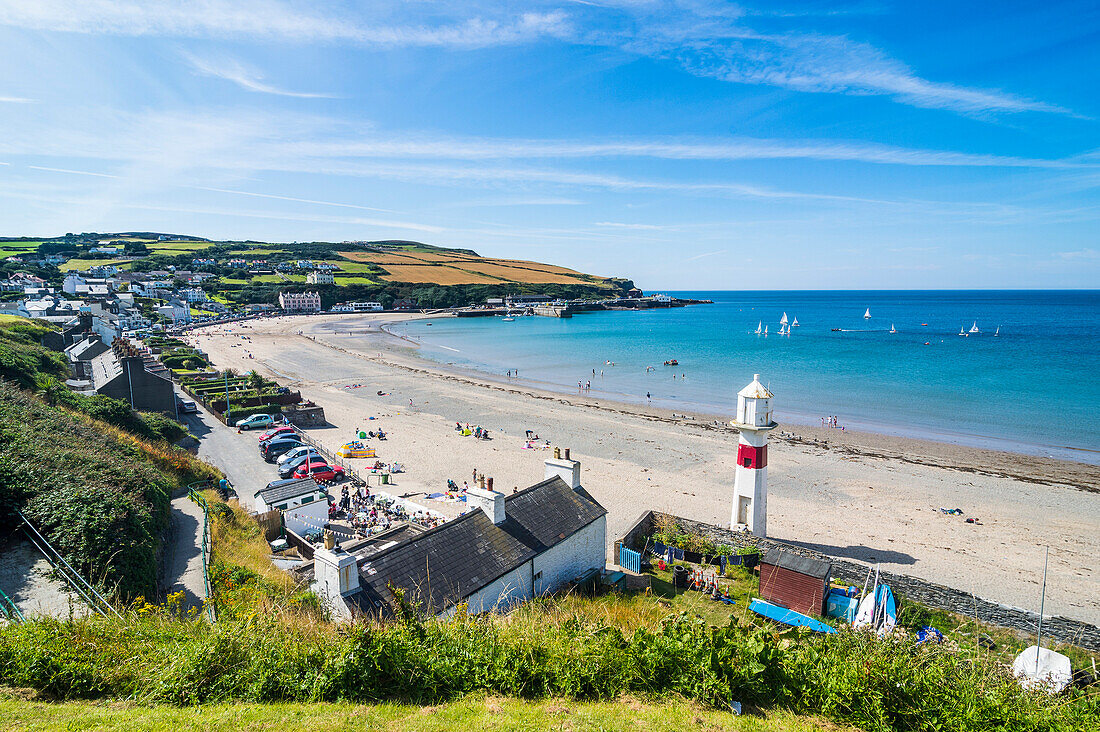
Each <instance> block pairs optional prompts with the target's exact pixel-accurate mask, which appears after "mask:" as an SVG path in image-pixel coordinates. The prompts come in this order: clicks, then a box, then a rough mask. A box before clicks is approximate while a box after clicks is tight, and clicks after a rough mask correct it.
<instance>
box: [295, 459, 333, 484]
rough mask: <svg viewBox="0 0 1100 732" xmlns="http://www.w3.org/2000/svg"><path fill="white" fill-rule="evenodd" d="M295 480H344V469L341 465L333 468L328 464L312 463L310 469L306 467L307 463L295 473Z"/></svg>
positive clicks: (300, 466)
mask: <svg viewBox="0 0 1100 732" xmlns="http://www.w3.org/2000/svg"><path fill="white" fill-rule="evenodd" d="M294 477H295V478H313V479H314V480H343V478H344V469H343V468H341V467H340V466H339V465H337V466H335V467H334V466H332V465H329V464H328V463H321V462H316V461H314V462H312V463H310V464H309V467H308V468H307V467H306V464H305V463H302V464H301V465H299V466H298V469H297V470H295V471H294Z"/></svg>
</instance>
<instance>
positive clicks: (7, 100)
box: [0, 97, 38, 104]
mask: <svg viewBox="0 0 1100 732" xmlns="http://www.w3.org/2000/svg"><path fill="white" fill-rule="evenodd" d="M37 101H38V100H37V99H28V98H26V97H0V104H34V103H35V102H37Z"/></svg>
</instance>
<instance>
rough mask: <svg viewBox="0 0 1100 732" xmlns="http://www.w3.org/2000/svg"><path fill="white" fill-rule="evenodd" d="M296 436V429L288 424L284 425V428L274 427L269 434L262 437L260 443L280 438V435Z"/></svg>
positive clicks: (266, 433)
mask: <svg viewBox="0 0 1100 732" xmlns="http://www.w3.org/2000/svg"><path fill="white" fill-rule="evenodd" d="M290 434H294V428H293V427H291V426H290V425H288V424H284V425H283V426H282V427H272V428H271V429H269V430H268V431H267V432H265V433H263V434H262V435H260V442H267V441H268V440H270V439H271V438H272V437H278V436H279V435H290Z"/></svg>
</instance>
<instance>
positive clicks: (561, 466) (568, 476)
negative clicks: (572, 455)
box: [546, 448, 581, 490]
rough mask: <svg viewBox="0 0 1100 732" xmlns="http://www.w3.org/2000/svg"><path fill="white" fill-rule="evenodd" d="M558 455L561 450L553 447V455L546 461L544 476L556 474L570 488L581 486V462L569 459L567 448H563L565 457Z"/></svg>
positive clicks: (575, 488)
mask: <svg viewBox="0 0 1100 732" xmlns="http://www.w3.org/2000/svg"><path fill="white" fill-rule="evenodd" d="M560 455H561V451H560V450H559V449H558V448H554V457H552V458H549V459H547V461H546V478H547V479H550V478H553V477H555V476H557V477H559V478H561V479H562V480H564V481H565V484H566V485H567V486H569V487H570V488H571V489H573V490H577V489H578V488H580V487H581V464H580V462H579V461H577V460H570V459H569V448H566V449H565V457H560Z"/></svg>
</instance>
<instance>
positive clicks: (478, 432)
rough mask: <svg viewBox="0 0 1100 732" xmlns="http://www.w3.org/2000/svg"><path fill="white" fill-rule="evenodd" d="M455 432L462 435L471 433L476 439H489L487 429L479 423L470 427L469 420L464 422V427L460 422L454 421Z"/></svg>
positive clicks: (466, 435)
mask: <svg viewBox="0 0 1100 732" xmlns="http://www.w3.org/2000/svg"><path fill="white" fill-rule="evenodd" d="M455 432H457V433H458V434H460V435H462V436H463V437H468V436H470V435H473V436H474V437H475V438H476V439H478V440H488V439H490V437H489V430H487V429H485V428H484V427H482V426H480V425H474V426H473V427H471V426H470V423H469V422H467V423H466V426H465V427H464V426H463V425H462V423H461V422H455Z"/></svg>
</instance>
